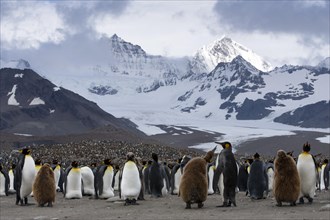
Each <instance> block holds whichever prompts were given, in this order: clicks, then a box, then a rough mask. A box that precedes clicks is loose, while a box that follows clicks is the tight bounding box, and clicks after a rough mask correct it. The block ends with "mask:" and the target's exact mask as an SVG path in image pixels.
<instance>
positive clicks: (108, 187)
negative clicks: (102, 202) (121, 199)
mask: <svg viewBox="0 0 330 220" xmlns="http://www.w3.org/2000/svg"><path fill="white" fill-rule="evenodd" d="M112 180H113V168H112V167H111V166H108V167H107V169H106V170H105V171H104V175H103V192H102V194H101V195H100V198H101V199H108V198H111V197H114V196H115V194H114V193H113V188H112Z"/></svg>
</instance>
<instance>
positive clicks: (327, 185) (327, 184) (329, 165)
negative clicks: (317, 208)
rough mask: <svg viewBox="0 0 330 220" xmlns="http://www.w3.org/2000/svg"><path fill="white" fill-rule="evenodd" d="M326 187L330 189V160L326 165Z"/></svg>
mask: <svg viewBox="0 0 330 220" xmlns="http://www.w3.org/2000/svg"><path fill="white" fill-rule="evenodd" d="M323 175H324V189H325V190H328V188H329V176H330V163H329V162H328V164H327V165H326V167H325V168H324V174H323Z"/></svg>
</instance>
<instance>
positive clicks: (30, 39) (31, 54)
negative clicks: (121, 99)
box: [0, 0, 330, 66]
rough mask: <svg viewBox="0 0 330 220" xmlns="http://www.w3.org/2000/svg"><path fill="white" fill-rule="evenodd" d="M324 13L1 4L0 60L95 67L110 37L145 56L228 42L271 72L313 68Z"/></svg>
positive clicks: (313, 6) (325, 28)
mask: <svg viewBox="0 0 330 220" xmlns="http://www.w3.org/2000/svg"><path fill="white" fill-rule="evenodd" d="M329 11H330V4H329V0H320V1H317V0H295V1H281V0H276V1H271V0H264V1H262V0H258V1H252V0H246V1H229V0H228V1H166V0H163V1H77V0H76V1H55V0H52V1H3V0H1V18H0V21H1V31H0V35H1V59H4V60H11V59H18V58H23V59H26V60H28V61H30V63H31V65H32V66H38V65H47V64H49V65H55V64H54V63H56V64H61V63H62V65H69V64H70V62H85V61H86V60H96V61H97V60H98V59H105V58H104V57H103V56H102V55H100V54H98V49H100V48H101V47H102V45H100V43H99V38H100V37H102V36H109V37H110V36H112V35H113V34H114V33H116V34H117V35H119V36H120V37H121V38H123V39H124V40H126V41H129V42H131V43H133V44H138V45H140V46H141V47H142V48H143V49H144V50H145V51H146V52H147V53H149V54H153V55H166V56H174V57H180V56H192V55H193V54H194V53H195V52H196V50H198V49H199V48H201V47H202V46H203V45H206V44H209V43H211V42H213V41H215V40H216V39H218V38H221V37H222V36H224V35H226V36H227V37H230V38H232V39H233V40H235V41H236V42H239V43H241V44H243V45H244V46H246V47H248V48H250V49H252V50H253V51H255V52H256V53H257V54H259V55H260V56H262V57H264V58H265V59H266V60H267V61H269V62H270V63H271V64H272V65H273V66H280V65H283V64H312V65H314V64H317V63H318V62H319V61H321V60H322V59H324V58H325V57H328V56H330V55H329V51H330V45H329V41H330V40H329V32H330V25H329V20H330V18H329V13H330V12H329ZM41 63H42V64H41Z"/></svg>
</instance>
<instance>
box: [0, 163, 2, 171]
mask: <svg viewBox="0 0 330 220" xmlns="http://www.w3.org/2000/svg"><path fill="white" fill-rule="evenodd" d="M1 171H2V164H0V172H1Z"/></svg>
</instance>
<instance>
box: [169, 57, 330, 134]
mask: <svg viewBox="0 0 330 220" xmlns="http://www.w3.org/2000/svg"><path fill="white" fill-rule="evenodd" d="M329 81H330V71H329V69H325V68H323V69H321V70H320V68H319V67H318V66H316V67H310V66H290V65H289V66H288V65H285V66H283V67H280V68H276V69H274V70H273V71H271V72H267V73H265V72H262V71H260V70H258V69H257V68H255V67H254V66H253V65H252V64H251V63H249V62H247V61H246V60H244V59H243V57H241V56H238V57H236V58H235V59H234V60H233V61H231V62H230V63H219V64H218V65H217V67H216V68H215V69H214V70H213V71H211V72H210V73H209V74H208V75H207V76H206V77H204V78H203V80H202V81H201V83H200V84H199V85H198V86H195V87H194V88H192V89H190V90H188V91H186V92H185V93H184V94H182V95H181V96H179V97H178V104H175V106H176V108H177V109H180V110H181V111H182V112H190V113H194V112H204V116H205V117H206V118H209V117H212V115H215V114H216V112H223V113H222V116H220V117H223V118H225V119H230V118H234V119H235V120H259V119H264V118H268V119H274V118H277V120H276V121H277V122H281V123H285V124H292V125H295V126H304V127H322V128H326V127H329V119H328V118H329V106H328V102H329V100H330V96H329V94H330V91H329V86H328V83H329ZM214 97H217V98H216V99H215V98H214ZM318 102H321V103H322V106H323V107H325V109H326V110H327V111H328V113H327V114H326V113H324V112H322V114H319V113H320V109H322V108H321V107H320V106H321V105H320V104H318V105H317V106H316V107H315V108H314V112H315V116H313V117H312V115H313V114H314V113H311V114H312V115H311V114H299V115H300V117H298V116H297V114H294V113H295V110H296V109H298V108H300V109H301V110H299V111H300V112H301V111H303V110H304V109H311V107H309V106H308V105H310V104H314V103H318ZM215 103H217V104H215ZM305 107H306V108H305ZM210 109H211V110H210ZM317 109H318V110H317ZM299 111H297V112H298V113H299ZM322 111H324V108H323V110H322ZM287 112H291V113H290V114H287ZM309 112H310V111H309ZM282 114H285V115H287V116H286V117H285V119H286V120H281V118H283V117H281V115H282ZM217 115H218V116H217V117H219V114H217ZM290 117H292V118H295V119H294V121H295V122H293V120H291V119H290V120H289V118H290ZM327 117H328V118H327ZM311 118H313V120H314V122H313V123H310V122H309V123H304V121H307V120H308V121H310V120H311Z"/></svg>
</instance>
